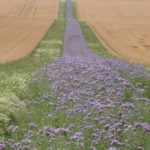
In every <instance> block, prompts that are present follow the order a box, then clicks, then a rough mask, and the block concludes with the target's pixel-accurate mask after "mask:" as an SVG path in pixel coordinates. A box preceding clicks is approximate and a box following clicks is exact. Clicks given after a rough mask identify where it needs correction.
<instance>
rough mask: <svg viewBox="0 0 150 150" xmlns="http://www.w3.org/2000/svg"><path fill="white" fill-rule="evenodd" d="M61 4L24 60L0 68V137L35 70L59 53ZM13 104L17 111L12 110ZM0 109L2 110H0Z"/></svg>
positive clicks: (62, 25) (63, 9)
mask: <svg viewBox="0 0 150 150" xmlns="http://www.w3.org/2000/svg"><path fill="white" fill-rule="evenodd" d="M65 22H66V21H65V2H64V1H61V2H60V9H59V15H58V19H56V20H55V21H54V23H53V24H52V26H51V27H50V28H49V30H48V32H47V33H46V35H45V37H44V38H43V40H41V42H40V43H39V45H38V46H37V48H36V49H35V50H34V51H33V53H32V54H31V55H29V56H27V57H26V58H24V59H22V60H19V61H16V62H12V63H8V64H5V65H0V91H1V92H0V138H2V135H3V134H7V133H6V131H7V126H8V125H9V124H11V123H12V122H15V113H16V112H17V111H20V109H22V108H24V104H23V103H22V102H21V101H20V99H24V97H22V96H20V95H24V94H23V93H25V92H26V89H27V87H28V83H29V81H30V80H31V79H32V77H33V75H34V74H35V73H36V71H37V70H38V69H39V68H41V67H42V66H45V65H47V64H49V63H51V62H53V61H54V60H56V59H57V58H58V57H60V55H61V53H62V46H63V37H64V30H65ZM16 103H17V105H18V106H17V108H19V109H17V110H16ZM1 108H3V109H1Z"/></svg>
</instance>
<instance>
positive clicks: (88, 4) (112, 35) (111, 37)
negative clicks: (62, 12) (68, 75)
mask: <svg viewBox="0 0 150 150" xmlns="http://www.w3.org/2000/svg"><path fill="white" fill-rule="evenodd" d="M77 6H78V16H79V19H80V20H81V21H86V22H87V23H88V24H89V25H90V27H91V28H92V29H93V30H94V31H95V33H96V34H97V36H98V38H99V39H100V41H101V42H102V43H103V44H104V46H105V47H106V48H107V49H108V50H110V51H111V52H112V53H113V54H114V55H117V56H119V57H121V58H124V59H125V60H128V61H130V62H135V63H138V64H143V65H148V66H149V65H150V1H149V0H77Z"/></svg>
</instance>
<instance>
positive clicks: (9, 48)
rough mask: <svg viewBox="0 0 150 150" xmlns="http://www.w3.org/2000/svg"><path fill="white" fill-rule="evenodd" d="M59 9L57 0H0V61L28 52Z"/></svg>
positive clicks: (12, 59) (7, 60)
mask: <svg viewBox="0 0 150 150" xmlns="http://www.w3.org/2000/svg"><path fill="white" fill-rule="evenodd" d="M58 10H59V0H11V1H10V0H0V63H1V64H2V63H7V62H10V61H14V60H18V59H21V58H23V57H25V56H27V55H28V54H30V53H31V52H32V51H33V50H34V48H35V47H36V46H37V44H38V43H39V41H40V40H41V39H42V38H43V36H44V35H45V33H46V32H47V30H48V28H49V27H50V25H51V24H52V23H53V21H54V19H56V18H57V15H58Z"/></svg>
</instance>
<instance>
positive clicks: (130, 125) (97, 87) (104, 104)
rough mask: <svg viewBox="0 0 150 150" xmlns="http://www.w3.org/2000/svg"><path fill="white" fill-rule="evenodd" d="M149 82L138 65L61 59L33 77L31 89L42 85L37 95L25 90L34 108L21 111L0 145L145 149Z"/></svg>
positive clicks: (43, 149) (21, 149) (19, 149)
mask: <svg viewBox="0 0 150 150" xmlns="http://www.w3.org/2000/svg"><path fill="white" fill-rule="evenodd" d="M143 80H145V81H146V82H143ZM135 81H139V82H135ZM140 81H142V82H140ZM148 82H149V83H150V74H149V73H148V72H147V71H146V70H145V69H144V67H142V66H137V65H133V64H129V63H127V62H124V61H118V60H107V59H102V58H96V57H93V56H91V57H89V56H88V57H84V58H83V57H77V56H76V57H62V58H61V59H60V60H58V61H56V62H55V63H53V64H50V65H48V66H47V67H43V68H41V69H40V70H39V72H38V73H37V74H36V75H35V77H34V78H33V80H32V83H31V84H30V85H29V91H30V90H31V89H32V88H33V87H34V89H37V90H38V89H40V88H43V87H45V89H44V90H43V91H42V92H43V93H42V92H41V93H39V96H38V97H37V98H36V99H35V96H34V95H32V93H30V92H29V91H28V95H29V96H28V99H26V100H25V102H26V103H27V104H28V105H29V107H31V108H32V110H33V111H32V110H31V111H30V112H28V113H26V114H25V116H24V118H25V119H26V120H25V121H26V124H25V125H23V126H22V125H21V126H16V125H11V126H10V127H9V128H10V131H11V136H10V137H11V139H8V140H6V141H1V142H0V143H1V145H0V146H1V149H3V147H7V149H15V150H30V149H31V150H36V149H37V150H59V149H60V150H80V149H83V150H90V149H91V150H132V149H135V150H148V149H149V148H150V120H149V115H150V99H149V97H146V95H148V94H147V93H149V88H150V87H149V86H148V85H146V83H148ZM144 83H145V84H144ZM36 92H37V91H35V93H36ZM34 107H37V108H38V107H39V109H38V110H37V112H34V109H33V108H34ZM42 108H44V109H42ZM32 115H33V116H32ZM36 115H38V117H39V118H38V117H35V116H36ZM33 118H34V120H33ZM35 118H36V119H35ZM43 142H45V144H43Z"/></svg>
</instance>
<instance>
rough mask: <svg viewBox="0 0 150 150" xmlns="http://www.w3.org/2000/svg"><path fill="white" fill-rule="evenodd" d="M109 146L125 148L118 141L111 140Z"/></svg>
mask: <svg viewBox="0 0 150 150" xmlns="http://www.w3.org/2000/svg"><path fill="white" fill-rule="evenodd" d="M111 145H114V146H125V143H121V142H119V141H118V140H112V141H111Z"/></svg>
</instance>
